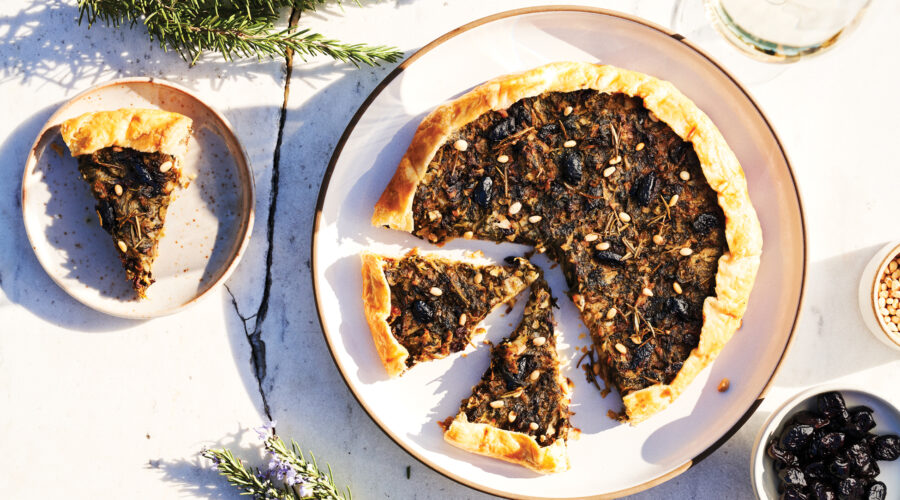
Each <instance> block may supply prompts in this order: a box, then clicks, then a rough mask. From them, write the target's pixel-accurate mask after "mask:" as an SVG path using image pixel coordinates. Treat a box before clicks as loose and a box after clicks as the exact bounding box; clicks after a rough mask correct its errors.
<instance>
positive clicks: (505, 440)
mask: <svg viewBox="0 0 900 500" xmlns="http://www.w3.org/2000/svg"><path fill="white" fill-rule="evenodd" d="M444 440H445V441H447V442H448V443H450V444H452V445H453V446H456V447H457V448H462V449H463V450H466V451H468V452H472V453H477V454H479V455H484V456H487V457H491V458H499V459H501V460H505V461H507V462H512V463H514V464H518V465H522V466H525V467H528V468H529V469H531V470H533V471H535V472H540V473H541V474H553V473H556V472H563V471H566V470H568V469H569V455H568V451H567V449H566V442H565V440H563V439H557V440H556V441H554V442H553V443H551V444H550V445H548V446H544V447H541V446H540V445H538V443H537V441H536V440H535V439H534V438H533V437H531V436H529V435H528V434H523V433H521V432H513V431H507V430H503V429H498V428H497V427H494V426H491V425H488V424H479V423H475V422H469V420H468V419H467V418H466V414H465V413H460V414H459V415H457V416H456V418H455V419H453V422H452V423H451V424H450V427H448V428H447V430H446V431H445V432H444Z"/></svg>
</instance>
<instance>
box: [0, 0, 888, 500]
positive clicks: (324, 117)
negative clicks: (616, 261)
mask: <svg viewBox="0 0 900 500" xmlns="http://www.w3.org/2000/svg"><path fill="white" fill-rule="evenodd" d="M345 3H346V5H344V6H343V8H340V7H337V6H334V5H332V6H328V7H327V8H325V9H324V10H322V11H321V12H319V13H315V14H305V15H303V16H302V17H301V19H300V24H301V25H304V26H310V27H312V28H313V29H315V30H320V31H322V32H324V33H327V34H328V35H329V36H332V37H336V38H339V39H343V40H347V41H365V42H369V43H376V44H389V45H396V46H398V47H400V48H401V49H402V50H404V51H405V52H406V53H407V55H408V54H411V53H413V52H414V51H415V50H417V49H418V48H420V47H421V46H423V45H425V44H426V43H428V42H430V41H431V40H433V39H434V38H436V37H438V36H439V35H441V34H443V33H445V32H447V31H449V30H451V29H453V28H456V27H458V26H460V25H462V24H465V23H467V22H469V21H472V20H475V19H477V18H480V17H483V16H486V15H489V14H492V13H496V12H500V11H503V10H507V9H511V8H515V7H520V6H527V5H539V4H545V3H552V2H547V1H534V0H518V1H515V0H493V1H489V2H488V1H484V0H453V1H449V0H448V1H440V0H418V1H417V0H396V1H391V2H388V1H385V2H369V1H366V0H363V5H362V6H356V5H353V3H352V2H345ZM565 3H572V2H571V1H570V2H565ZM585 3H586V4H588V5H593V6H600V7H607V8H612V9H617V10H621V11H624V12H629V13H633V14H637V15H639V16H642V17H645V18H647V19H650V20H652V21H654V22H657V23H659V24H662V25H666V26H672V25H673V17H672V9H673V2H671V1H657V0H638V1H636V0H620V1H606V2H585ZM694 3H695V4H697V3H699V1H695V2H694ZM74 4H75V2H74V0H68V1H66V2H58V1H47V2H45V1H41V0H31V1H26V0H7V1H4V2H0V117H2V120H0V159H2V163H0V498H9V499H24V498H50V497H62V498H73V499H82V498H84V499H87V498H140V499H144V498H147V499H161V498H238V496H237V494H236V493H235V492H234V491H233V490H231V489H230V488H229V487H228V486H227V485H226V484H225V483H224V481H223V480H222V479H220V478H219V477H218V476H217V475H216V473H215V472H214V471H211V470H209V468H208V467H202V466H201V462H200V461H199V459H198V457H197V453H198V452H199V451H200V449H201V448H202V447H203V446H219V445H226V446H234V447H244V448H245V449H244V450H243V453H244V454H245V455H247V456H249V455H250V454H251V453H253V449H251V447H252V446H254V441H255V436H254V433H253V432H252V431H250V429H251V428H253V427H255V426H258V425H260V423H262V422H263V421H265V420H266V419H267V418H268V417H267V412H268V414H269V415H270V416H271V417H272V418H274V419H276V420H277V421H278V432H279V434H281V435H283V436H293V437H295V438H297V439H298V440H300V441H301V442H302V445H303V447H304V448H308V449H312V450H314V451H315V453H316V455H317V457H318V458H319V459H320V460H321V461H323V462H324V461H327V462H329V463H330V464H331V465H332V466H333V467H334V470H335V475H336V479H337V481H338V482H339V483H340V484H349V485H351V487H352V489H353V491H354V494H355V496H356V497H357V498H404V499H405V498H421V499H426V498H435V499H437V498H483V497H485V495H483V494H481V493H479V492H477V491H474V490H471V489H469V488H467V487H465V486H461V485H459V484H457V483H455V482H453V481H451V480H449V479H446V478H444V477H443V476H441V475H439V474H437V473H435V472H433V471H432V470H431V469H429V468H428V467H426V466H424V465H422V464H421V463H419V462H418V461H417V460H416V459H414V458H413V457H411V456H410V455H408V454H407V453H406V452H404V451H403V450H402V449H401V448H399V447H398V446H397V445H396V444H394V443H393V442H392V441H391V440H390V439H389V438H388V437H387V436H386V435H385V434H384V433H382V432H381V431H380V430H379V429H378V427H377V426H376V425H375V424H374V423H373V422H372V421H371V420H370V418H369V417H368V416H367V415H366V414H365V412H364V411H363V410H362V408H361V407H360V406H359V404H358V403H357V402H356V401H355V400H354V398H353V396H352V395H351V393H350V392H349V390H348V389H347V387H346V385H345V384H344V382H343V380H342V379H341V376H340V374H339V373H338V371H337V369H336V368H335V366H334V364H333V362H332V359H331V356H330V355H329V353H328V349H327V347H326V344H325V341H324V339H323V336H322V333H321V330H320V327H319V322H318V319H317V317H316V310H315V305H314V300H313V294H312V283H311V277H310V260H309V257H310V256H309V250H310V245H309V235H310V231H311V224H312V216H313V212H314V209H315V203H316V196H317V193H318V190H319V186H320V182H321V179H322V175H323V172H324V171H325V169H326V166H327V163H328V160H329V158H330V155H331V153H332V149H333V148H334V146H335V144H336V142H337V140H338V138H339V137H340V134H341V133H342V131H343V130H344V128H345V126H346V125H347V123H348V121H349V119H350V117H351V116H352V115H353V113H354V112H355V111H356V109H357V108H358V107H359V105H360V104H361V103H362V102H363V100H364V99H365V98H366V96H367V95H368V94H369V93H370V92H371V91H372V90H373V89H374V88H375V86H376V85H377V84H378V82H379V81H381V79H382V78H383V77H384V76H385V75H387V73H388V72H389V71H390V69H391V68H392V65H388V66H385V67H382V68H377V69H371V68H362V69H360V70H356V69H353V68H352V67H348V66H346V65H342V64H337V63H333V62H331V61H330V60H324V59H314V60H311V61H309V62H307V63H305V64H304V63H302V62H301V61H295V64H294V67H293V74H292V75H291V78H290V81H287V80H286V68H285V64H284V61H281V60H264V61H261V62H260V61H256V60H249V61H240V62H232V63H228V62H224V61H222V60H220V59H219V58H217V57H206V58H204V59H202V60H201V61H200V62H199V64H197V65H196V66H194V67H189V66H188V65H187V64H185V63H184V62H183V61H182V60H181V59H180V58H179V57H178V56H177V55H175V54H173V53H171V52H169V53H166V52H163V51H162V50H160V49H159V48H158V47H157V46H155V45H151V44H150V43H149V42H148V41H147V40H146V36H145V33H144V32H143V31H141V29H140V27H138V28H137V29H135V30H127V29H120V30H113V29H109V28H106V27H102V26H95V27H94V28H92V29H91V30H87V29H86V28H85V27H84V26H81V27H79V26H78V25H77V23H76V22H75V18H76V17H77V8H76V7H75V5H74ZM691 8H699V7H696V6H694V7H691ZM898 18H900V3H897V2H889V1H886V0H881V1H878V0H876V1H875V5H874V7H873V11H872V12H871V13H870V14H869V15H868V16H867V17H866V18H865V19H864V21H863V23H862V25H861V27H860V29H859V30H858V31H857V32H856V33H854V34H853V35H852V36H850V37H849V38H848V39H847V40H844V41H842V42H841V43H840V44H839V45H838V46H837V47H836V48H835V49H834V50H833V51H831V52H829V53H827V54H825V55H822V56H821V57H817V58H813V59H810V60H807V61H802V62H800V63H798V64H794V65H789V66H771V65H765V64H762V63H757V62H754V61H752V60H750V59H748V58H746V57H744V56H743V55H740V54H738V53H737V52H736V51H735V50H734V49H732V48H731V47H729V46H728V45H727V44H726V43H725V42H724V41H723V40H721V39H720V38H719V37H718V36H717V35H716V34H715V33H714V32H712V31H711V28H709V27H708V26H704V25H703V24H698V23H697V22H696V21H694V22H693V24H691V23H690V22H687V24H681V25H678V26H675V28H678V29H679V30H681V31H682V32H683V33H685V34H686V35H687V36H688V37H689V38H691V39H692V40H694V41H696V42H697V43H699V44H700V45H701V46H703V47H704V48H705V49H707V50H708V51H710V52H711V53H712V54H713V55H714V56H716V57H718V58H720V60H721V62H722V64H723V65H724V66H725V67H726V68H728V69H729V70H730V71H732V72H733V73H734V74H735V75H736V76H737V77H738V78H739V79H741V80H742V81H743V82H744V83H745V84H746V86H747V87H748V89H749V90H750V91H751V93H752V94H753V95H754V96H755V97H756V98H757V100H758V101H759V103H760V104H761V106H762V108H763V109H764V110H765V111H766V113H767V114H768V116H769V118H770V119H771V121H772V123H773V124H774V126H775V128H776V129H777V130H778V131H779V133H780V135H781V139H782V140H783V143H784V146H785V148H786V150H787V152H788V154H789V155H790V157H791V158H792V162H793V167H794V172H795V174H796V176H797V179H798V182H799V185H800V189H801V192H802V195H803V198H804V203H805V210H806V216H807V217H806V222H807V227H808V242H809V259H810V260H809V262H810V264H809V270H808V273H809V274H808V282H807V288H806V299H805V304H804V306H803V312H802V319H801V321H800V323H799V326H798V328H797V330H796V333H795V339H794V342H793V346H792V348H791V350H790V352H789V354H788V356H787V358H786V359H785V360H784V363H783V365H782V367H781V370H780V372H779V374H778V375H777V377H776V378H775V380H774V385H773V387H772V389H771V391H770V392H769V395H768V397H767V398H766V400H765V401H764V402H763V404H762V405H761V406H760V408H759V410H758V411H757V413H756V414H755V415H754V416H753V417H752V418H750V420H749V421H748V422H747V423H746V425H744V427H743V428H742V429H741V430H740V431H739V432H737V433H736V434H735V435H734V436H733V437H732V438H731V439H730V440H729V441H728V442H727V443H726V444H725V445H724V446H722V447H721V448H720V449H719V450H718V451H716V452H715V453H713V454H712V455H711V456H710V457H709V458H707V459H706V460H705V461H703V462H701V463H700V464H698V465H697V466H696V467H694V468H692V469H690V470H689V471H687V472H686V473H684V474H683V475H681V476H679V477H676V478H675V479H673V480H671V481H669V482H667V483H665V484H663V485H661V486H658V487H656V488H653V489H651V490H648V491H645V492H643V493H641V494H638V495H636V496H635V497H634V498H676V499H682V498H715V499H731V498H735V499H740V498H750V497H752V491H751V489H750V488H751V487H750V480H749V454H750V448H751V446H752V444H753V439H754V437H755V436H756V433H757V432H758V431H759V428H760V426H761V425H762V422H763V421H764V420H765V418H766V416H767V415H768V414H769V413H770V412H771V411H772V410H773V409H774V408H775V407H777V406H778V405H779V404H780V403H781V402H782V401H784V400H785V399H786V398H788V397H789V396H790V395H792V394H794V393H796V392H798V391H799V390H801V389H802V388H804V387H807V386H810V385H814V384H817V383H821V382H826V381H832V380H837V379H846V380H848V381H851V382H853V383H857V384H861V385H864V386H868V387H871V388H872V389H873V390H875V391H877V392H879V393H880V394H882V395H884V396H885V397H886V398H887V399H889V400H892V401H893V402H895V403H900V384H897V383H896V382H895V381H894V378H895V377H896V376H897V373H898V369H900V363H898V359H900V356H898V354H897V353H895V352H892V351H889V350H888V349H887V348H885V347H883V346H882V344H880V343H878V342H877V341H876V340H875V339H874V338H873V337H872V336H871V335H870V334H869V333H868V332H867V331H866V330H865V327H864V326H863V324H862V321H861V319H860V318H859V316H858V312H857V307H856V295H855V294H856V286H857V282H858V279H859V275H860V272H861V270H862V266H863V265H864V264H865V262H866V261H867V260H868V259H869V257H870V256H871V255H872V254H873V252H874V251H875V249H876V247H878V246H880V245H881V244H883V243H884V242H886V241H888V240H892V239H897V238H898V237H900V227H898V224H897V217H896V214H897V201H896V200H897V199H898V198H897V193H898V187H900V175H898V173H900V167H898V164H900V159H898V155H897V151H898V150H897V149H894V146H896V145H897V144H898V142H900V120H898V119H897V117H898V116H900V97H897V92H896V90H895V88H896V87H897V86H898V80H900V54H898V53H897V48H898V47H900V30H898V29H897V27H896V19H898ZM283 22H284V23H286V18H285V20H284V21H283ZM676 24H677V23H676ZM140 75H150V76H155V77H161V78H165V79H168V80H172V81H174V82H177V83H179V84H181V85H183V86H185V87H188V88H189V89H191V90H193V91H194V92H196V93H198V94H199V95H200V96H201V97H202V98H203V99H204V100H206V101H207V102H208V103H210V104H212V105H213V106H215V107H216V108H218V109H219V110H221V111H222V112H223V113H224V114H225V115H226V116H227V118H228V119H229V120H230V121H231V123H232V124H234V126H235V128H236V132H237V134H238V136H239V138H240V140H241V141H242V142H243V144H244V146H245V147H246V149H247V151H248V153H249V156H250V160H251V162H252V165H253V170H254V176H255V180H256V186H257V196H258V200H257V206H256V210H257V212H256V213H257V224H256V226H255V228H254V232H253V237H252V240H251V243H250V247H249V250H248V251H247V253H246V255H245V256H244V259H243V261H242V263H241V265H240V266H239V268H238V269H237V271H236V272H235V274H234V275H233V276H232V277H231V279H230V280H229V281H228V284H227V285H228V289H229V290H230V291H231V292H232V293H233V297H234V300H232V296H231V295H229V293H228V290H226V289H225V288H221V289H218V290H216V291H215V292H213V293H212V296H211V297H209V298H208V299H206V300H204V301H202V302H200V303H199V304H197V305H196V306H194V307H191V308H189V309H187V310H185V311H183V312H180V313H178V314H175V315H173V316H170V317H165V318H159V319H155V320H151V321H128V320H121V319H116V318H112V317H108V316H105V315H103V314H100V313H97V312H94V311H93V310H91V309H89V308H87V307H85V306H83V305H81V304H80V303H78V302H76V301H75V300H73V299H72V298H70V297H69V296H68V295H67V294H66V293H65V292H63V291H62V290H61V289H60V288H59V287H57V286H56V285H55V284H54V283H53V281H52V280H51V279H50V278H49V277H48V276H47V274H46V273H45V272H44V270H43V269H42V268H41V266H40V265H39V264H38V261H37V259H36V258H35V256H34V254H33V252H32V251H31V248H30V247H29V245H28V242H27V239H26V236H25V230H24V226H23V223H22V215H21V200H20V194H19V192H20V189H21V177H22V169H23V167H24V160H25V157H26V155H27V152H28V149H29V148H30V147H31V144H32V141H33V140H34V138H35V136H36V134H37V132H38V131H39V130H40V127H41V126H42V124H43V122H44V121H45V120H46V119H47V118H48V117H49V116H50V114H51V113H52V112H53V111H54V110H55V109H56V108H57V107H58V106H59V105H60V104H62V103H63V102H65V101H66V100H67V99H68V98H70V97H71V96H73V95H74V94H76V93H78V92H79V91H81V90H83V89H85V88H87V87H89V86H91V85H93V84H96V83H99V82H104V81H107V80H110V79H114V78H119V77H123V76H140ZM286 85H289V89H290V92H289V96H288V99H287V101H286V104H285V101H284V97H285V86H286ZM283 104H284V109H285V111H286V113H285V122H284V126H283V129H282V130H281V133H282V134H283V141H282V143H281V147H280V150H279V153H280V160H279V161H278V163H277V164H275V163H274V160H275V158H276V144H277V138H278V135H279V128H280V122H279V120H280V117H281V113H282V108H283ZM273 165H274V166H273ZM273 172H277V173H278V182H277V187H278V190H277V197H274V198H273V197H272V196H271V195H272V192H273V189H272V186H273V182H272V180H273ZM272 209H274V210H275V211H274V217H271V221H272V224H267V222H268V221H269V220H270V211H271V210H272ZM766 251H767V252H777V251H778V249H777V248H767V249H766ZM267 257H271V259H270V260H271V264H270V265H267ZM267 277H268V278H270V283H269V284H268V285H267V284H266V278H267ZM242 318H252V319H249V320H247V321H244V320H243V319H242ZM251 339H253V340H257V339H258V340H261V341H262V342H263V343H264V344H265V350H264V351H262V350H260V349H257V350H256V351H255V353H256V355H257V358H258V359H259V360H260V363H259V366H258V367H259V368H260V369H259V370H256V369H254V364H253V363H252V361H251V357H252V355H253V354H254V352H253V351H252V350H251V343H250V342H249V341H250V340H251ZM747 362H748V363H752V362H753V360H750V359H748V360H747ZM407 467H409V468H410V478H409V479H407ZM598 473H602V471H598Z"/></svg>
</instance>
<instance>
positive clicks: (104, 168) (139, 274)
mask: <svg viewBox="0 0 900 500" xmlns="http://www.w3.org/2000/svg"><path fill="white" fill-rule="evenodd" d="M175 162H176V159H175V158H174V157H173V156H172V155H167V154H162V153H142V152H140V151H135V150H133V149H130V148H120V147H118V146H113V147H109V148H104V149H101V150H99V151H95V152H94V153H91V154H85V155H81V156H78V171H79V172H81V176H82V177H83V178H84V180H85V181H87V183H88V184H89V185H90V187H91V193H92V194H93V195H94V198H95V199H96V201H97V204H96V205H95V209H96V210H97V218H98V219H100V225H101V226H102V227H103V229H104V230H105V231H106V232H107V233H109V234H110V235H111V236H112V238H113V242H114V243H115V245H116V248H117V249H118V251H119V259H120V260H121V262H122V267H124V268H125V274H126V275H127V276H128V280H129V281H131V284H132V286H133V287H134V291H135V292H137V294H138V295H139V296H141V297H144V295H145V293H146V290H147V287H148V286H150V285H151V284H152V283H153V282H154V279H153V274H152V272H151V269H152V265H153V261H154V260H155V259H156V256H157V254H158V251H157V247H158V246H159V238H160V237H161V236H162V233H163V226H164V225H165V223H166V211H167V210H168V208H169V203H170V202H171V201H172V196H171V195H172V191H174V190H175V188H176V187H178V186H180V184H181V170H180V169H176V168H172V166H173V165H174V164H175Z"/></svg>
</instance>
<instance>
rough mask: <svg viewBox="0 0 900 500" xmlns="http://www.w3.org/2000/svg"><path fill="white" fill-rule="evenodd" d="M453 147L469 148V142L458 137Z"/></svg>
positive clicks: (460, 149)
mask: <svg viewBox="0 0 900 500" xmlns="http://www.w3.org/2000/svg"><path fill="white" fill-rule="evenodd" d="M453 147H454V148H455V149H456V150H457V151H465V150H467V149H469V143H468V142H466V141H464V140H462V139H459V140H458V141H456V142H454V143H453Z"/></svg>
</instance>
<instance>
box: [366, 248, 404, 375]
mask: <svg viewBox="0 0 900 500" xmlns="http://www.w3.org/2000/svg"><path fill="white" fill-rule="evenodd" d="M361 257H362V279H363V311H364V312H365V314H366V322H368V323H369V330H370V331H371V332H372V339H373V340H374V341H375V350H377V351H378V356H379V357H380V358H381V362H382V364H384V368H385V370H387V372H388V375H390V376H392V377H396V376H397V375H400V374H401V373H403V371H404V370H406V360H407V358H409V351H408V350H406V348H405V347H403V346H402V345H400V343H399V342H397V339H396V338H395V337H394V334H393V333H391V325H389V324H388V321H387V320H388V318H389V317H390V316H391V287H390V285H389V284H388V281H387V277H385V275H384V259H382V258H381V256H379V255H375V254H373V253H369V252H363V253H362V255H361Z"/></svg>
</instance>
